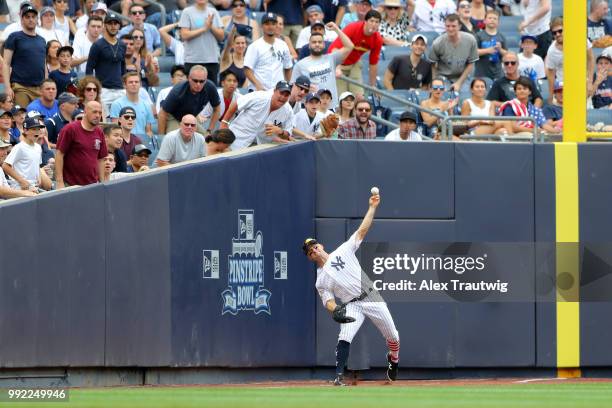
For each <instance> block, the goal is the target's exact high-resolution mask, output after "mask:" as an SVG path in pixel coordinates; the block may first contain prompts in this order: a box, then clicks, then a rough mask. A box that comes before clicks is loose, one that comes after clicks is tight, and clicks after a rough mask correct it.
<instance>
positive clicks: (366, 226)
mask: <svg viewBox="0 0 612 408" xmlns="http://www.w3.org/2000/svg"><path fill="white" fill-rule="evenodd" d="M378 204H380V195H379V194H378V193H376V194H372V195H371V196H370V207H369V208H368V212H366V215H365V217H363V221H361V225H360V226H359V229H357V238H358V239H359V240H360V241H362V240H363V239H364V238H365V236H366V234H367V233H368V231H369V230H370V226H371V225H372V221H373V220H374V213H376V208H377V207H378Z"/></svg>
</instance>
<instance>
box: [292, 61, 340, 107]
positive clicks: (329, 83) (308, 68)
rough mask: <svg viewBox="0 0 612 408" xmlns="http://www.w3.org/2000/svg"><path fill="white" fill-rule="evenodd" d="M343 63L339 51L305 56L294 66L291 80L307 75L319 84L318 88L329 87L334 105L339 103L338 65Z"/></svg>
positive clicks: (312, 81) (311, 80)
mask: <svg viewBox="0 0 612 408" xmlns="http://www.w3.org/2000/svg"><path fill="white" fill-rule="evenodd" d="M341 63H342V55H341V54H340V53H339V52H334V53H332V54H323V55H321V57H319V58H316V59H313V57H312V56H309V57H306V58H303V59H301V60H299V61H298V63H297V64H295V66H294V67H293V72H292V74H291V82H294V81H295V80H296V78H297V77H299V76H300V75H306V76H307V77H308V78H310V82H311V83H313V84H316V85H317V89H322V88H325V89H329V90H330V91H331V93H332V104H331V106H332V107H335V106H337V105H338V91H337V90H336V65H338V64H341Z"/></svg>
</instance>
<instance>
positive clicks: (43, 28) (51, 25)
mask: <svg viewBox="0 0 612 408" xmlns="http://www.w3.org/2000/svg"><path fill="white" fill-rule="evenodd" d="M36 33H37V34H39V35H40V36H41V37H42V38H44V39H45V41H46V42H49V41H51V40H57V41H59V42H60V43H61V45H62V46H64V45H70V43H69V42H68V34H67V33H65V32H64V31H61V30H56V29H55V10H53V8H52V7H43V9H42V10H41V11H40V27H37V28H36Z"/></svg>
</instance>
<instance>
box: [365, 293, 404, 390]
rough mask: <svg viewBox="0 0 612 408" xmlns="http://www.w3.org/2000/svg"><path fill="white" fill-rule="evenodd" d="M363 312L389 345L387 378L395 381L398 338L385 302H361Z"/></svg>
mask: <svg viewBox="0 0 612 408" xmlns="http://www.w3.org/2000/svg"><path fill="white" fill-rule="evenodd" d="M363 314H364V315H366V316H368V317H369V318H370V320H372V323H374V325H375V326H376V327H377V328H378V330H379V331H380V332H381V334H382V335H383V337H384V338H385V340H387V347H389V352H388V353H387V362H388V363H389V367H388V368H387V377H388V378H389V380H392V381H395V379H396V378H397V371H398V363H399V350H400V340H399V333H398V331H397V329H396V328H395V323H394V322H393V317H392V316H391V313H390V312H389V308H388V307H387V304H386V303H385V302H367V303H364V304H363Z"/></svg>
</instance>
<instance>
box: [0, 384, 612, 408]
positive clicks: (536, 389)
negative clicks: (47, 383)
mask: <svg viewBox="0 0 612 408" xmlns="http://www.w3.org/2000/svg"><path fill="white" fill-rule="evenodd" d="M5 406H12V407H17V408H26V407H43V408H44V407H48V408H52V407H67V408H81V407H88V408H90V407H91V408H93V407H112V408H123V407H126V408H128V407H129V408H141V407H142V408H145V407H146V408H162V407H163V408H170V407H177V408H179V407H180V408H187V407H198V408H209V407H223V408H239V407H245V408H246V407H248V408H275V407H279V408H288V407H308V408H312V407H314V408H358V407H381V408H382V407H384V408H388V407H402V408H404V407H409V408H422V407H432V408H434V407H435V408H443V407H452V408H476V407H495V408H497V407H521V408H523V407H538V408H546V407H550V408H553V407H554V408H559V407H568V408H569V407H572V408H576V407H589V408H590V407H606V408H609V407H612V383H554V384H512V385H482V386H474V385H470V386H437V385H431V386H429V385H427V386H397V385H387V386H357V387H346V388H339V387H328V386H320V387H316V386H312V387H288V388H284V387H275V388H263V387H225V388H215V387H203V388H197V387H174V388H173V387H143V388H105V389H100V388H97V389H73V390H70V401H69V402H66V403H49V402H46V403H37V404H30V403H18V404H15V403H11V404H7V403H0V407H5Z"/></svg>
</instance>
